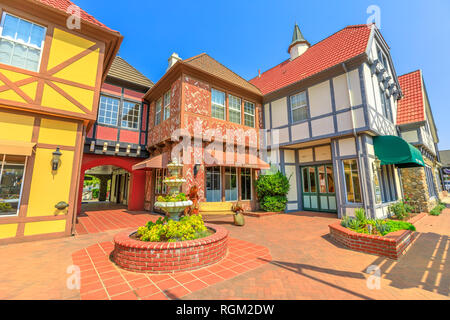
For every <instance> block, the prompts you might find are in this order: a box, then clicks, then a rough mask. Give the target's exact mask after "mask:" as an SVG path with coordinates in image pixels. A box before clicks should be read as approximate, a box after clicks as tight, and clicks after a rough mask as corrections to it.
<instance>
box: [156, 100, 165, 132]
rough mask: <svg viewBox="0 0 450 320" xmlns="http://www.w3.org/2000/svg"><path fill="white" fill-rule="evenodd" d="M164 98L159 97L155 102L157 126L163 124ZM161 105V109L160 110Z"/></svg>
mask: <svg viewBox="0 0 450 320" xmlns="http://www.w3.org/2000/svg"><path fill="white" fill-rule="evenodd" d="M162 103H163V102H162V98H159V99H158V100H156V102H155V126H157V125H159V124H161V111H162ZM158 106H159V110H158Z"/></svg>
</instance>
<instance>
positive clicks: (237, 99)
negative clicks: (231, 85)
mask: <svg viewBox="0 0 450 320" xmlns="http://www.w3.org/2000/svg"><path fill="white" fill-rule="evenodd" d="M233 100H236V101H239V109H236V108H233V107H232V103H231V101H233ZM232 112H238V113H239V122H235V121H231V120H230V119H231V117H230V114H231V113H232ZM228 121H230V122H232V123H236V124H241V123H242V99H241V98H239V97H236V96H233V95H231V94H229V95H228Z"/></svg>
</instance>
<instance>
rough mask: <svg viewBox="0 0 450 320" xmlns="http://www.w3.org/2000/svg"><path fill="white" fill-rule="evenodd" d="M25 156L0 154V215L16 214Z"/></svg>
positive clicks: (18, 205)
mask: <svg viewBox="0 0 450 320" xmlns="http://www.w3.org/2000/svg"><path fill="white" fill-rule="evenodd" d="M25 165H26V157H24V156H12V155H5V154H0V217H2V216H11V215H17V214H18V212H19V207H20V199H21V195H22V187H23V180H24V174H25Z"/></svg>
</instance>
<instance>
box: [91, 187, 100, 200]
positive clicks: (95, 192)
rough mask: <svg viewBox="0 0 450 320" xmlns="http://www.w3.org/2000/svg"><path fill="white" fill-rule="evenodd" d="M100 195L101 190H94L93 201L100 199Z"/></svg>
mask: <svg viewBox="0 0 450 320" xmlns="http://www.w3.org/2000/svg"><path fill="white" fill-rule="evenodd" d="M99 195H100V189H93V190H92V199H98V196H99Z"/></svg>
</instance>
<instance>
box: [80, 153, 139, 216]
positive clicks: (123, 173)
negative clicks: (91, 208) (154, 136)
mask: <svg viewBox="0 0 450 320" xmlns="http://www.w3.org/2000/svg"><path fill="white" fill-rule="evenodd" d="M141 161H142V159H136V158H126V157H117V156H103V155H95V154H84V155H83V162H82V166H81V172H80V183H79V191H78V210H77V213H78V214H81V212H82V210H83V206H82V202H83V201H85V202H96V204H97V205H98V203H99V202H101V203H102V204H101V205H99V208H102V207H103V208H104V209H105V210H107V209H108V208H109V207H110V206H116V207H117V206H119V207H120V206H121V205H122V206H126V208H127V209H128V210H129V211H143V210H144V189H145V172H143V171H132V167H133V165H135V164H137V163H139V162H141ZM86 177H87V178H88V180H87V181H89V180H92V177H93V178H94V184H95V182H98V183H97V184H98V188H94V187H92V188H85V180H86ZM96 187H97V186H96ZM89 189H91V190H89ZM94 189H98V195H97V194H96V193H97V191H96V192H95V194H92V193H93V191H92V190H94ZM93 196H94V197H93ZM92 198H94V199H92Z"/></svg>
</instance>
